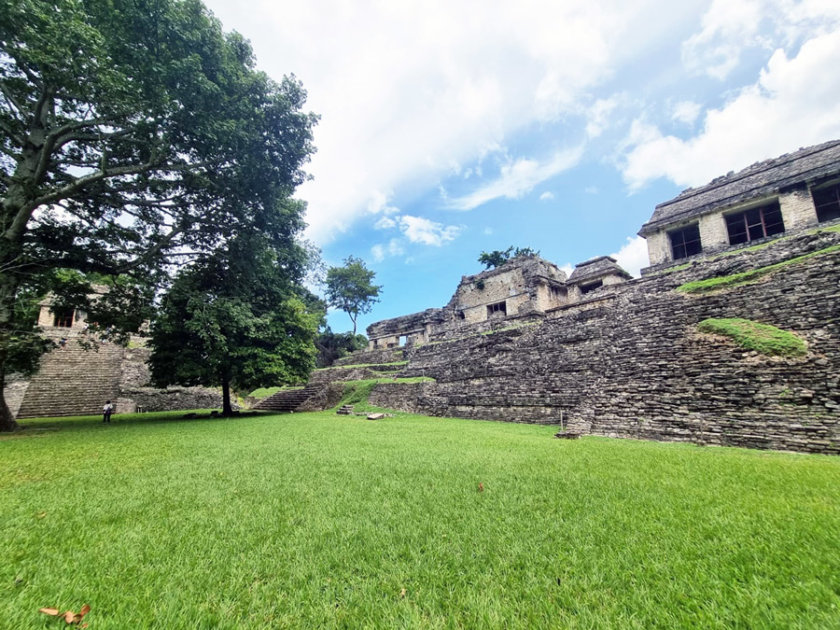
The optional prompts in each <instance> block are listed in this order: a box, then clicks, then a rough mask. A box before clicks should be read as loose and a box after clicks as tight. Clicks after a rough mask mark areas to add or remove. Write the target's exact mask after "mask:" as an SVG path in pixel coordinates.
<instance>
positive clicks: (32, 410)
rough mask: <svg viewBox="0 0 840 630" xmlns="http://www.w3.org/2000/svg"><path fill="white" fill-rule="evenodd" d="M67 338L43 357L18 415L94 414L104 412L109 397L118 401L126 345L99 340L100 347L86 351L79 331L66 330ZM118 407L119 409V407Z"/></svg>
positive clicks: (65, 336)
mask: <svg viewBox="0 0 840 630" xmlns="http://www.w3.org/2000/svg"><path fill="white" fill-rule="evenodd" d="M50 336H51V337H56V335H50ZM58 338H59V337H56V339H55V340H56V341H57V340H58ZM64 338H65V339H66V343H65V344H64V345H63V346H60V347H58V348H55V349H54V350H52V351H51V352H48V353H47V354H45V355H44V356H43V357H42V358H41V368H40V370H39V371H38V373H37V374H35V375H34V376H33V377H32V379H31V381H30V382H29V387H28V388H27V390H26V394H25V395H24V398H23V402H22V403H21V405H20V409H19V411H18V414H17V417H18V418H43V417H51V416H81V415H95V414H100V413H102V406H103V405H104V404H105V401H106V400H110V401H111V402H112V403H114V404H116V401H117V398H118V396H119V391H120V373H121V367H120V366H121V363H122V359H123V354H124V352H125V348H123V347H122V346H119V345H116V344H113V343H100V344H99V349H98V351H97V350H87V351H86V350H84V349H83V348H82V347H81V346H80V345H79V344H78V341H77V339H78V335H77V334H74V333H73V332H70V331H67V332H64ZM115 411H116V413H120V409H119V408H117V409H116V410H115Z"/></svg>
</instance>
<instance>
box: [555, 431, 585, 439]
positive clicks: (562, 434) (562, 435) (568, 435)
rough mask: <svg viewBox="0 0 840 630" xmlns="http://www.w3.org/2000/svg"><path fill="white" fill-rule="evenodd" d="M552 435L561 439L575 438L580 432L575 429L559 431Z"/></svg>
mask: <svg viewBox="0 0 840 630" xmlns="http://www.w3.org/2000/svg"><path fill="white" fill-rule="evenodd" d="M554 437H556V438H558V439H561V440H576V439H578V438H579V437H580V433H576V432H575V431H559V432H557V433H555V434H554Z"/></svg>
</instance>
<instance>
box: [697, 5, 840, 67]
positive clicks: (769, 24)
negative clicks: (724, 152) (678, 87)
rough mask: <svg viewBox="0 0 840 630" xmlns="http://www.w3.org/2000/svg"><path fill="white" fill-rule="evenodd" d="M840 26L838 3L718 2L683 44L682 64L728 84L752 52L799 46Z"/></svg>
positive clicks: (710, 8) (839, 6)
mask: <svg viewBox="0 0 840 630" xmlns="http://www.w3.org/2000/svg"><path fill="white" fill-rule="evenodd" d="M838 22H840V3H838V2H836V0H713V2H712V4H711V5H710V6H709V8H708V10H707V11H706V13H705V14H704V15H703V18H702V21H701V29H700V31H699V32H697V33H695V34H694V35H692V36H691V37H689V38H688V39H687V40H686V41H685V42H684V43H683V46H682V60H683V63H684V64H685V67H686V69H688V70H689V72H693V73H696V74H705V75H708V76H710V77H713V78H715V79H720V80H723V79H726V78H727V77H728V76H729V75H730V74H731V72H732V71H733V70H734V69H735V68H737V67H738V65H739V63H740V62H741V58H742V57H743V55H744V53H745V52H746V51H747V50H749V49H755V48H758V49H767V50H772V48H773V47H774V46H777V45H781V46H783V47H785V48H793V47H795V46H796V45H797V43H799V42H801V41H802V40H803V39H805V38H807V37H813V36H815V35H821V34H824V33H827V32H830V31H831V30H834V29H836V28H837V26H838Z"/></svg>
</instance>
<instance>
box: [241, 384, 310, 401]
mask: <svg viewBox="0 0 840 630" xmlns="http://www.w3.org/2000/svg"><path fill="white" fill-rule="evenodd" d="M292 389H303V385H295V386H293V387H289V386H282V387H260V388H258V389H255V390H254V391H252V392H251V393H250V394H248V398H268V397H269V396H274V394H276V393H277V392H287V391H289V390H292Z"/></svg>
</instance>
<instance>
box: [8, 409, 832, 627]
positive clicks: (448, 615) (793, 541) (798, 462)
mask: <svg viewBox="0 0 840 630" xmlns="http://www.w3.org/2000/svg"><path fill="white" fill-rule="evenodd" d="M23 424H24V426H25V427H27V428H26V430H25V431H24V432H22V433H20V434H16V435H12V436H9V437H5V438H2V439H0V459H2V461H3V466H2V467H0V556H2V557H3V559H4V561H3V562H2V563H0V618H2V619H3V624H2V625H3V626H4V627H8V628H46V627H48V626H49V627H55V624H56V623H57V622H56V621H55V620H54V619H48V618H45V617H44V616H43V615H40V614H39V613H38V609H39V608H41V607H42V606H53V607H57V608H60V609H61V610H62V611H64V610H67V609H73V610H76V611H78V610H79V608H80V607H81V606H82V604H85V603H87V604H89V605H90V606H91V612H90V613H89V614H88V616H87V617H86V618H85V621H86V622H88V623H89V624H90V627H91V628H96V629H99V630H104V629H122V628H152V627H154V628H169V629H179V628H190V629H191V628H223V629H233V628H236V629H237V630H241V629H248V628H361V627H369V628H424V629H425V628H511V629H516V628H548V627H552V628H639V629H641V628H709V629H711V628H717V629H723V628H800V629H804V628H832V627H836V626H837V619H838V610H840V554H838V553H837V535H838V532H839V531H840V502H838V500H837V487H838V485H840V458H837V457H829V456H811V455H793V454H784V453H773V452H759V451H748V450H741V449H730V448H703V447H696V446H690V445H681V444H666V443H655V442H643V441H637V440H610V439H605V438H587V437H584V438H581V439H579V440H574V441H568V440H555V439H552V437H551V436H552V433H553V432H554V431H556V428H554V427H546V426H534V425H518V424H507V423H500V422H482V421H470V420H453V419H445V418H426V417H419V416H412V415H404V416H398V417H394V418H389V419H388V420H386V421H382V422H370V421H368V420H365V419H364V418H357V417H354V416H349V417H348V416H337V415H336V414H335V413H329V412H322V413H299V414H298V413H295V414H287V415H281V416H277V415H270V414H267V415H261V416H254V417H247V418H239V419H201V420H179V419H177V417H176V416H175V415H174V414H168V415H164V414H146V415H144V416H119V415H118V416H114V424H112V425H102V424H101V422H99V419H98V418H93V417H88V418H70V419H60V420H38V421H31V420H25V421H23ZM479 483H481V484H483V491H482V492H479V491H478V484H479ZM60 625H64V624H63V622H62V623H61V624H60Z"/></svg>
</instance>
